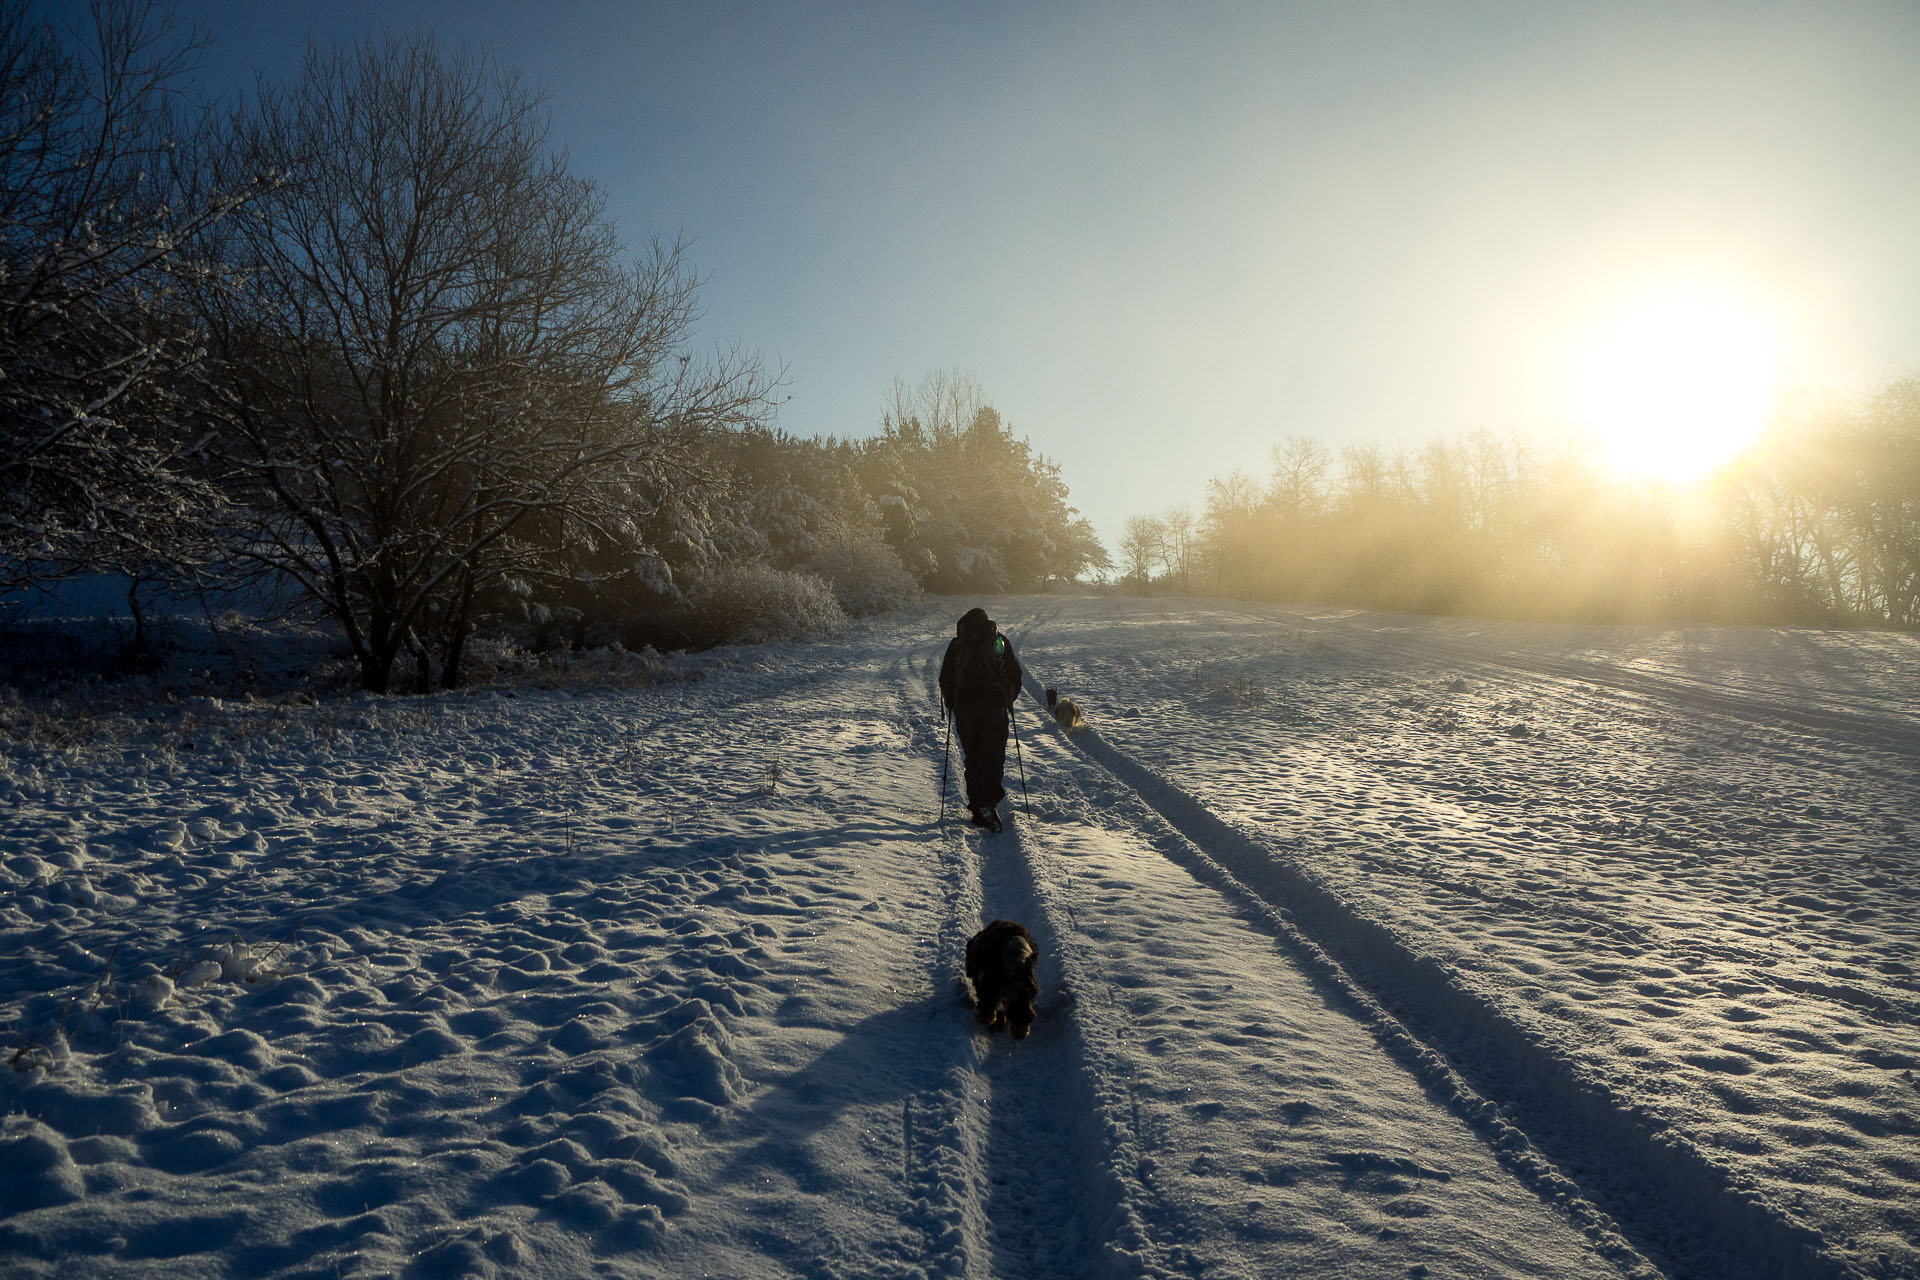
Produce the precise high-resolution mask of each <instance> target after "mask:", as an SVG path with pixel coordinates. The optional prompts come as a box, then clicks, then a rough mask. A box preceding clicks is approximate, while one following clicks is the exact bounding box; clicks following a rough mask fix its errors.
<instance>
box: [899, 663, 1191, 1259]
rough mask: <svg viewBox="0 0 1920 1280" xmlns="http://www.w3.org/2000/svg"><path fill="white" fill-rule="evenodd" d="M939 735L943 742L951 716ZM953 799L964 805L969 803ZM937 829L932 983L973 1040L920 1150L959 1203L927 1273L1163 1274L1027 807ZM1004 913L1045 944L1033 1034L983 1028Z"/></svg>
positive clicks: (957, 782) (930, 684) (954, 763)
mask: <svg viewBox="0 0 1920 1280" xmlns="http://www.w3.org/2000/svg"><path fill="white" fill-rule="evenodd" d="M941 652H942V650H941V647H939V646H936V647H935V648H934V649H933V650H932V651H931V653H930V655H929V657H928V659H927V661H926V662H925V663H924V665H923V669H922V678H923V682H924V687H925V688H926V690H927V692H928V695H929V697H930V698H933V699H935V700H936V705H937V698H938V694H937V692H936V691H935V679H936V677H937V675H938V672H939V658H940V654H941ZM941 737H942V740H943V741H942V743H941V746H942V748H943V749H944V745H945V744H944V737H945V726H944V725H943V728H942V731H941ZM929 745H931V744H929ZM949 764H950V768H949V777H948V785H949V786H950V787H952V788H953V789H954V791H955V792H960V791H962V789H963V788H964V781H963V780H962V774H961V769H960V760H959V753H958V751H957V750H956V751H954V753H953V757H952V759H951V761H950V762H949ZM1016 767H1017V766H1016ZM1016 803H1017V802H1016ZM957 807H958V808H959V809H960V811H961V812H964V801H962V802H961V803H960V805H959V806H957ZM1010 807H1011V806H1010ZM947 808H948V809H949V811H950V812H949V813H948V821H949V822H955V823H956V824H957V823H958V822H959V821H961V820H960V819H956V818H955V817H954V816H953V813H952V812H951V811H952V810H954V809H955V808H956V806H955V805H954V804H951V803H949V804H948V806H947ZM941 837H942V838H941V841H940V844H941V848H942V851H943V852H942V857H943V860H944V861H945V862H946V863H947V866H948V869H949V876H950V896H949V906H950V910H949V913H948V917H947V919H946V921H945V922H944V923H943V926H942V929H941V936H940V941H939V945H938V946H937V948H936V949H935V951H934V956H933V973H934V981H935V985H936V988H938V987H939V986H940V985H942V984H944V983H946V982H951V983H952V991H953V998H954V1007H955V1009H956V1011H957V1013H958V1014H959V1016H960V1017H961V1018H963V1019H964V1023H963V1026H964V1028H965V1030H964V1032H962V1034H963V1035H964V1036H965V1037H966V1038H965V1040H964V1042H963V1046H962V1047H963V1052H962V1053H961V1054H960V1056H959V1060H958V1061H957V1062H955V1063H953V1064H951V1065H950V1066H949V1068H948V1077H949V1078H948V1082H947V1084H946V1087H945V1089H944V1090H943V1093H944V1095H945V1097H946V1098H947V1099H948V1100H949V1101H950V1102H951V1103H952V1105H953V1106H954V1116H953V1120H952V1122H951V1123H949V1124H948V1125H946V1126H945V1127H944V1131H943V1132H942V1134H941V1135H940V1139H941V1146H942V1149H941V1150H940V1151H938V1152H937V1153H929V1154H928V1155H925V1156H923V1159H927V1160H929V1161H930V1162H933V1161H937V1162H940V1163H942V1164H944V1166H945V1167H946V1176H945V1179H944V1186H945V1190H946V1192H947V1194H948V1196H949V1198H950V1199H955V1198H957V1199H959V1200H961V1201H963V1202H962V1203H957V1204H954V1205H952V1206H950V1210H949V1213H948V1215H947V1217H948V1219H949V1220H950V1221H953V1222H954V1223H955V1224H956V1225H957V1226H958V1228H959V1230H958V1232H957V1238H956V1237H955V1236H951V1235H950V1236H948V1237H946V1238H945V1240H944V1242H943V1243H944V1246H945V1247H944V1249H943V1250H942V1252H944V1253H945V1257H944V1258H939V1257H936V1258H935V1259H933V1262H934V1266H932V1267H930V1270H937V1269H939V1268H940V1267H941V1266H942V1265H944V1266H945V1267H946V1269H947V1270H948V1272H949V1274H955V1275H964V1276H967V1277H981V1278H983V1280H991V1278H994V1277H1014V1276H1019V1277H1022V1280H1093V1278H1095V1277H1109V1276H1111V1277H1120V1276H1153V1275H1158V1274H1162V1272H1161V1270H1160V1269H1159V1268H1158V1267H1156V1266H1154V1265H1152V1263H1151V1261H1150V1260H1149V1259H1148V1258H1146V1257H1145V1256H1143V1253H1142V1251H1141V1246H1142V1245H1143V1244H1144V1241H1145V1233H1144V1232H1143V1231H1141V1230H1139V1229H1138V1226H1137V1223H1136V1222H1133V1221H1130V1216H1129V1210H1128V1207H1127V1206H1126V1205H1125V1204H1124V1199H1125V1197H1124V1191H1123V1187H1122V1183H1121V1180H1120V1179H1119V1178H1118V1177H1116V1176H1115V1174H1114V1172H1113V1168H1112V1161H1111V1159H1109V1158H1103V1156H1109V1157H1110V1156H1111V1154H1112V1143H1111V1137H1112V1134H1113V1132H1114V1130H1113V1127H1112V1126H1111V1125H1110V1124H1108V1123H1107V1122H1106V1121H1105V1119H1104V1117H1103V1116H1102V1114H1101V1112H1100V1109H1099V1108H1098V1106H1097V1104H1096V1102H1095V1099H1094V1090H1093V1087H1092V1085H1091V1082H1090V1079H1089V1073H1088V1067H1087V1064H1086V1061H1085V1058H1084V1052H1083V1049H1084V1047H1083V1045H1082V1043H1081V1038H1080V1030H1079V1027H1078V1025H1077V1021H1076V1018H1075V1014H1074V999H1073V994H1072V989H1071V985H1070V983H1068V982H1067V981H1065V980H1064V966H1063V964H1062V953H1061V948H1060V943H1059V937H1060V935H1059V932H1058V930H1057V929H1056V927H1055V924H1054V921H1053V920H1052V919H1051V917H1050V915H1049V914H1048V913H1047V912H1046V910H1045V909H1044V907H1043V906H1042V904H1041V903H1040V902H1039V900H1038V898H1037V897H1036V894H1035V884H1034V880H1033V874H1032V869H1031V866H1030V863H1029V861H1028V858H1027V855H1026V848H1025V843H1024V842H1025V836H1024V835H1023V833H1022V832H1021V830H1020V817H1019V815H1018V814H1017V812H1016V814H1015V815H1014V816H1012V817H1011V818H1010V820H1009V821H1008V822H1007V825H1006V829H1005V830H1004V831H1003V832H1002V833H1001V834H999V835H997V836H994V835H987V834H985V833H982V832H977V831H976V830H975V829H974V828H971V827H966V826H961V825H954V826H952V827H949V828H947V829H946V830H945V831H943V832H942V833H941ZM1001 917H1005V918H1009V919H1017V920H1020V921H1022V922H1023V923H1025V924H1026V925H1027V926H1028V928H1029V929H1030V930H1031V931H1032V933H1033V934H1034V940H1035V944H1036V947H1037V948H1038V950H1039V952H1040V965H1039V975H1038V976H1039V979H1040V988H1041V993H1040V1000H1039V1014H1040V1017H1039V1019H1038V1021H1037V1022H1036V1023H1035V1026H1034V1030H1033V1033H1032V1035H1030V1036H1029V1037H1028V1038H1027V1039H1026V1040H1024V1041H1014V1040H1012V1039H1011V1038H1010V1037H1009V1036H1007V1035H1005V1034H1003V1033H997V1032H996V1033H992V1034H988V1033H986V1032H985V1031H984V1030H982V1029H980V1028H979V1027H978V1024H977V1022H976V1021H975V1020H974V1018H973V1015H972V1010H971V1004H970V1000H969V991H968V987H967V984H966V979H965V976H964V974H965V963H964V961H965V949H966V942H967V939H968V938H969V937H971V936H972V935H973V933H974V932H975V931H976V930H977V929H978V928H980V926H981V925H982V924H984V923H986V922H987V921H989V920H993V919H996V918H1001ZM923 1145H924V1144H923ZM956 1192H958V1193H960V1194H959V1195H958V1196H957V1197H956V1196H955V1195H954V1193H956ZM1129 1245H1130V1246H1131V1247H1128V1246H1129Z"/></svg>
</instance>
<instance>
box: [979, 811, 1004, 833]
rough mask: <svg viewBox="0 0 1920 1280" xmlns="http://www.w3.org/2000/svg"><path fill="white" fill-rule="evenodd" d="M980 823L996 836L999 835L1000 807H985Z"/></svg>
mask: <svg viewBox="0 0 1920 1280" xmlns="http://www.w3.org/2000/svg"><path fill="white" fill-rule="evenodd" d="M980 825H981V826H983V827H985V828H986V829H987V830H988V831H989V832H991V833H992V834H994V835H996V836H997V835H999V834H1000V811H999V810H998V809H983V810H982V811H981V814H980Z"/></svg>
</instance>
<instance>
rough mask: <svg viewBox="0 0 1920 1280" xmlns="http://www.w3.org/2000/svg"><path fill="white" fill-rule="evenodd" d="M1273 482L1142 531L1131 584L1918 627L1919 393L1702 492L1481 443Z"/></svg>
mask: <svg viewBox="0 0 1920 1280" xmlns="http://www.w3.org/2000/svg"><path fill="white" fill-rule="evenodd" d="M1272 462H1273V467H1272V471H1271V472H1270V474H1269V475H1267V476H1266V477H1264V478H1258V477H1254V476H1251V475H1248V474H1245V473H1241V472H1236V473H1234V474H1232V475H1229V476H1226V477H1224V478H1216V479H1214V480H1213V481H1211V482H1209V484H1208V486H1207V492H1206V499H1205V503H1204V505H1203V506H1202V507H1201V508H1200V509H1199V510H1198V511H1197V512H1196V511H1195V510H1194V509H1193V508H1192V507H1190V506H1177V507H1174V508H1172V509H1171V510H1168V511H1165V512H1162V513H1161V514H1158V515H1154V516H1139V517H1135V518H1134V519H1132V520H1130V521H1129V522H1128V523H1127V526H1126V532H1125V536H1124V537H1123V538H1122V540H1121V544H1120V548H1119V565H1118V567H1119V569H1120V572H1121V575H1122V582H1123V583H1124V584H1125V585H1127V586H1129V587H1131V588H1132V589H1135V590H1154V591H1175V592H1196V593H1207V594H1222V595H1233V596H1243V597H1248V598H1258V599H1266V600H1314V601H1326V602H1340V603H1348V604H1355V605H1362V606H1367V607H1371V608H1380V609H1394V610H1408V611H1414V612H1423V613H1477V614H1488V615H1497V616H1511V617H1533V618H1550V619H1581V620H1601V621H1629V620H1633V621H1663V620H1694V621H1713V622H1735V623H1768V624H1788V623H1798V624H1814V625H1841V626H1892V627H1901V628H1912V627H1915V626H1920V380H1904V381H1899V382H1895V383H1894V384H1892V385H1891V386H1889V387H1887V388H1886V389H1885V390H1883V391H1882V392H1880V393H1879V394H1877V395H1875V396H1873V397H1871V398H1869V399H1868V400H1866V401H1865V402H1864V403H1861V404H1858V405H1853V406H1828V407H1824V408H1821V409H1817V410H1806V411H1801V412H1798V413H1795V414H1793V415H1790V416H1788V417H1784V418H1782V420H1780V421H1779V422H1777V423H1776V424H1775V425H1774V426H1773V428H1772V429H1771V430H1770V432H1769V433H1768V435H1767V437H1766V438H1764V439H1763V440H1762V441H1761V442H1760V443H1759V444H1758V445H1757V446H1755V447H1754V448H1753V449H1752V450H1750V451H1749V452H1748V453H1747V454H1746V455H1745V456H1744V457H1743V458H1742V459H1740V460H1738V461H1737V462H1735V463H1734V464H1732V465H1730V466H1728V467H1727V468H1725V469H1724V470H1723V471H1722V472H1721V473H1720V474H1719V475H1718V476H1717V477H1715V478H1714V479H1713V480H1712V481H1711V482H1709V483H1707V484H1705V485H1703V486H1702V487H1701V488H1700V489H1699V490H1697V491H1690V492H1687V493H1684V494H1675V493H1673V492H1670V491H1664V490H1658V489H1649V488H1644V487H1640V488H1636V487H1633V486H1629V485H1625V484H1622V483H1619V482H1615V481H1611V480H1609V479H1608V478H1607V474H1606V470H1605V469H1604V468H1603V467H1601V466H1599V465H1597V464H1596V463H1595V462H1594V461H1593V459H1591V458H1590V457H1588V456H1586V455H1584V454H1583V453H1581V452H1579V451H1577V450H1575V449H1572V448H1567V449H1562V450H1557V451H1555V450H1543V449H1541V448H1539V447H1537V446H1532V445H1529V444H1527V443H1525V442H1522V441H1520V440H1517V439H1503V438H1499V437H1496V436H1494V435H1492V434H1490V433H1486V432H1476V433H1474V434H1472V435H1469V436H1466V437H1465V438H1462V439H1457V440H1451V441H1440V442H1435V443H1433V444H1430V445H1428V446H1426V447H1425V448H1423V449H1419V450H1415V451H1400V452H1391V453H1390V452H1388V451H1386V450H1383V449H1380V448H1378V447H1370V446H1349V447H1346V448H1343V449H1341V450H1339V451H1338V452H1337V453H1336V452H1334V451H1333V450H1331V449H1329V448H1328V447H1327V446H1325V445H1324V444H1322V443H1320V442H1319V441H1317V440H1313V439H1311V438H1307V437H1301V436H1294V437H1290V438H1288V439H1286V440H1284V441H1282V442H1281V443H1279V444H1278V445H1276V446H1275V447H1274V448H1273V451H1272Z"/></svg>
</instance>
